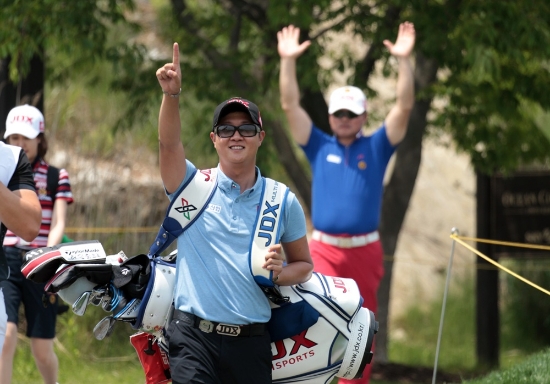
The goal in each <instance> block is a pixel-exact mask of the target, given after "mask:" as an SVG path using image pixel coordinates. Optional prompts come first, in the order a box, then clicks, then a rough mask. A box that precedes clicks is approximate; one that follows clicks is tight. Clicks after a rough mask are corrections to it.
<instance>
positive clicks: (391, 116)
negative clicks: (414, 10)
mask: <svg viewBox="0 0 550 384" xmlns="http://www.w3.org/2000/svg"><path fill="white" fill-rule="evenodd" d="M415 39H416V34H415V30H414V25H413V24H412V23H409V22H405V23H402V24H400V25H399V32H398V34H397V40H396V41H395V44H393V43H392V42H390V41H389V40H384V45H385V46H386V48H388V50H389V52H390V53H391V54H392V55H393V56H394V57H395V58H396V59H397V62H398V66H399V67H398V71H397V89H396V98H397V100H396V103H395V105H394V106H393V108H392V109H391V110H390V112H389V113H388V116H387V117H386V133H387V135H388V140H389V141H390V143H391V144H393V145H397V144H399V143H400V142H401V140H403V138H404V137H405V134H406V133H407V125H408V123H409V117H410V115H411V110H412V108H413V105H414V73H413V69H412V66H411V63H410V60H409V56H410V55H411V52H412V50H413V48H414V42H415Z"/></svg>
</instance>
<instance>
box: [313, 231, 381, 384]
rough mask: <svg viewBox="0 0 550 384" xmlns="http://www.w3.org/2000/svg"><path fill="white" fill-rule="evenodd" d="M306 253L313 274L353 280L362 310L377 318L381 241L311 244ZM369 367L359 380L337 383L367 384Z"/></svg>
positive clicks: (367, 366) (369, 365) (315, 242)
mask: <svg viewBox="0 0 550 384" xmlns="http://www.w3.org/2000/svg"><path fill="white" fill-rule="evenodd" d="M309 250H310V252H311V257H312V259H313V268H314V270H315V271H316V272H320V273H322V274H324V275H327V276H336V277H345V278H350V279H353V280H355V282H356V283H357V285H358V286H359V292H361V296H362V297H363V307H365V308H368V309H370V310H371V311H372V312H374V314H375V315H376V310H377V308H378V301H377V292H378V286H379V285H380V281H381V280H382V276H384V264H383V257H384V252H383V250H382V244H381V243H380V241H375V242H373V243H370V244H367V245H364V246H362V247H355V248H340V247H336V246H333V245H329V244H324V243H321V242H319V241H316V240H311V241H310V242H309ZM373 350H374V344H373ZM371 367H372V362H371V363H370V364H367V365H366V367H365V370H364V371H363V378H361V379H357V380H345V379H340V380H339V381H338V383H339V384H345V383H350V384H359V383H361V384H368V382H369V377H370V371H371Z"/></svg>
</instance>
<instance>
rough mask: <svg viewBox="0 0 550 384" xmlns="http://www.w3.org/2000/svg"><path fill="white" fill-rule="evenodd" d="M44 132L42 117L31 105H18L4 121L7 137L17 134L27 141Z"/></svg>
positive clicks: (5, 136)
mask: <svg viewBox="0 0 550 384" xmlns="http://www.w3.org/2000/svg"><path fill="white" fill-rule="evenodd" d="M43 132H44V115H42V112H40V110H39V109H38V108H36V107H33V106H32V105H28V104H25V105H20V106H18V107H15V108H12V110H11V111H10V112H9V113H8V118H7V119H6V133H4V139H5V138H7V137H8V136H11V135H14V134H18V135H22V136H25V137H27V138H29V139H34V138H35V137H36V136H38V134H40V133H43Z"/></svg>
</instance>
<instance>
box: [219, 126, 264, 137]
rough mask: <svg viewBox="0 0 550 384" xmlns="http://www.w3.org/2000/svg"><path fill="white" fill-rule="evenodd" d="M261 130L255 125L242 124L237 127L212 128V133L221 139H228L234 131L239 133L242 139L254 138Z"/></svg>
mask: <svg viewBox="0 0 550 384" xmlns="http://www.w3.org/2000/svg"><path fill="white" fill-rule="evenodd" d="M261 130H262V129H261V128H260V126H259V125H256V124H243V125H240V126H238V127H235V126H233V125H227V124H223V125H218V126H217V127H214V129H213V132H214V133H215V134H216V135H218V136H219V137H221V138H223V139H228V138H230V137H233V135H234V134H235V132H236V131H239V135H241V136H242V137H254V136H256V135H257V134H258V133H259V132H260V131H261Z"/></svg>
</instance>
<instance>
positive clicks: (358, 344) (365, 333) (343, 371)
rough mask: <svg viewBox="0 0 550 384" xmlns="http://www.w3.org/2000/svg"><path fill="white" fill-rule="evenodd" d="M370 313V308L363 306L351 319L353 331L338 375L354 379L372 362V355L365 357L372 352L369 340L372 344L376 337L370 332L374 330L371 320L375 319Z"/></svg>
mask: <svg viewBox="0 0 550 384" xmlns="http://www.w3.org/2000/svg"><path fill="white" fill-rule="evenodd" d="M370 314H371V312H370V311H369V310H368V309H365V308H361V309H360V310H359V312H357V314H356V315H355V317H354V318H353V319H352V320H351V323H350V325H351V333H350V334H349V337H348V340H349V341H348V345H347V348H346V353H345V354H344V358H343V359H342V365H341V366H340V370H339V371H338V373H337V374H336V376H338V377H341V378H343V379H349V380H353V379H355V378H357V375H358V374H360V372H362V371H363V369H364V368H365V365H366V364H368V363H370V361H371V359H372V356H369V357H367V358H365V357H364V355H365V354H369V353H370V354H372V352H371V351H370V350H367V345H368V343H369V341H370V345H372V338H373V337H374V334H373V335H371V334H370V333H371V332H372V331H371V321H372V320H373V319H372V318H371V316H370ZM369 339H370V340H369Z"/></svg>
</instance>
